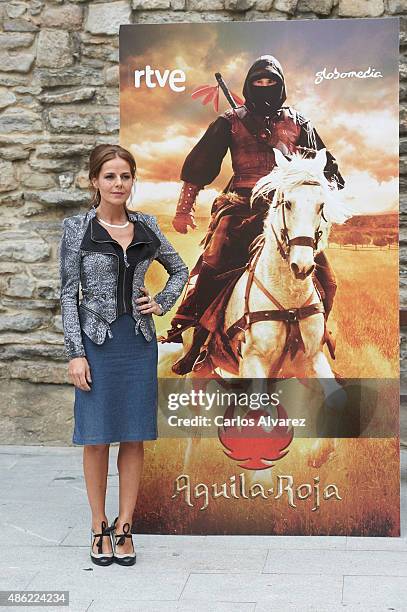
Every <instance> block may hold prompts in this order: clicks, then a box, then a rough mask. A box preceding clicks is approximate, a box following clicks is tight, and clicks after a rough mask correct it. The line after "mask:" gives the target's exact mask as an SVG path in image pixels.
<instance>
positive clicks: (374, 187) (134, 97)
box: [120, 19, 398, 214]
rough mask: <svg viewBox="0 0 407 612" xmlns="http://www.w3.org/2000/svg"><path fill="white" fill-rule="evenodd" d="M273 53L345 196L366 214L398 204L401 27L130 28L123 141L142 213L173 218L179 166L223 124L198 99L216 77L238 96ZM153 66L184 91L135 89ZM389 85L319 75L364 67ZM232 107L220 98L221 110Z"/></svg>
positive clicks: (123, 56)
mask: <svg viewBox="0 0 407 612" xmlns="http://www.w3.org/2000/svg"><path fill="white" fill-rule="evenodd" d="M263 54H272V55H274V56H275V57H277V59H278V60H279V61H280V62H281V64H282V66H283V69H284V72H285V78H286V88H287V93H288V95H287V102H286V104H288V105H290V106H293V107H294V108H295V109H297V110H298V111H300V112H301V113H303V114H304V115H305V116H306V117H307V118H309V119H311V121H312V122H313V124H314V126H315V127H316V129H317V131H318V133H319V134H320V136H321V137H322V139H323V141H324V142H325V144H326V146H327V148H328V149H329V150H330V151H331V152H332V153H333V154H334V155H335V157H336V158H337V160H338V163H339V166H340V170H341V172H342V174H343V176H344V178H345V180H346V189H345V190H344V191H343V198H344V199H345V200H347V201H349V202H351V203H352V206H353V207H354V208H355V210H356V211H357V212H359V213H375V212H385V211H389V210H397V206H398V22H397V20H396V19H350V20H318V21H313V20H308V21H298V20H293V21H273V22H271V21H269V22H251V23H243V22H233V23H204V24H167V25H129V26H122V27H121V31H120V111H121V124H120V142H121V144H122V145H123V146H125V147H126V148H129V149H130V150H131V151H132V152H133V154H134V156H135V158H136V161H137V164H138V168H139V185H138V193H137V199H136V206H137V208H139V209H144V210H148V211H149V212H152V213H154V214H158V213H161V214H165V213H167V214H172V212H173V211H174V210H175V204H176V201H177V198H178V194H179V190H180V185H181V184H180V179H179V176H180V171H181V167H182V163H183V161H184V159H185V157H186V155H187V154H188V153H189V151H190V150H191V149H192V147H193V146H194V145H195V144H196V142H197V141H198V140H199V138H200V137H201V136H202V135H203V133H204V131H205V129H206V128H207V126H208V125H209V124H210V123H211V122H212V121H213V120H214V119H215V118H216V116H217V113H216V112H215V111H214V109H213V106H212V105H211V104H208V105H207V106H203V105H202V103H201V101H199V100H193V99H192V98H191V92H192V91H193V89H194V88H196V87H197V86H199V85H204V84H213V85H215V84H216V81H215V78H214V73H215V72H217V71H219V72H221V73H222V75H223V77H224V79H225V80H226V82H227V83H228V85H229V87H230V89H231V90H233V91H235V92H236V93H238V94H240V95H241V91H242V86H243V82H244V78H245V75H246V73H247V70H248V68H249V67H250V65H251V64H252V62H253V61H254V60H255V59H256V58H257V57H259V56H260V55H263ZM146 65H149V66H151V67H152V68H154V69H159V70H160V71H161V72H163V71H164V70H165V69H169V70H174V69H181V70H183V71H184V72H185V75H186V82H185V91H182V92H174V91H172V90H171V89H170V88H169V87H168V85H167V86H165V87H163V88H161V87H155V88H148V87H146V85H145V82H144V81H143V82H142V84H141V87H140V88H136V87H135V86H134V71H135V70H142V69H144V68H145V66H146ZM369 67H370V68H371V69H374V70H376V71H378V72H380V73H381V74H382V75H383V76H382V78H364V79H361V78H344V79H336V80H335V79H332V80H326V79H324V80H322V82H321V83H319V84H316V83H315V79H316V73H318V72H319V71H322V70H323V69H324V68H326V71H327V72H331V71H333V70H334V68H337V70H338V71H339V72H341V73H343V72H349V71H360V70H363V71H365V70H367V69H368V68H369ZM226 108H228V103H227V102H226V100H225V99H224V98H221V102H220V108H219V113H221V112H223V111H224V110H226ZM228 157H229V156H227V158H225V161H224V164H223V167H222V171H221V173H220V175H219V177H218V178H217V179H216V180H215V181H214V182H213V183H212V184H211V185H209V186H207V187H206V189H205V190H204V191H203V192H202V193H201V195H200V196H199V200H198V203H199V212H200V214H207V213H209V207H210V204H211V202H212V200H213V197H214V196H215V195H216V193H217V192H218V191H219V190H221V189H223V187H224V186H225V184H226V183H227V181H228V179H229V177H230V175H231V166H230V161H229V159H228Z"/></svg>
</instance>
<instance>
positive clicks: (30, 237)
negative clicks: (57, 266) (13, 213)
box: [0, 230, 51, 295]
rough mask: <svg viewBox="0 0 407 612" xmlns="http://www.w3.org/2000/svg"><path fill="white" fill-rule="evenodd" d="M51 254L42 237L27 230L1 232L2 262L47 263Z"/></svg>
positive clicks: (0, 258)
mask: <svg viewBox="0 0 407 612" xmlns="http://www.w3.org/2000/svg"><path fill="white" fill-rule="evenodd" d="M50 254H51V249H50V246H49V245H48V244H47V243H46V242H45V241H44V240H43V239H42V238H41V237H40V236H36V235H35V234H33V233H30V232H28V231H27V230H24V231H20V232H18V231H14V232H13V231H5V232H0V261H23V262H26V263H31V262H34V261H45V260H47V259H48V258H49V256H50ZM8 295H11V294H10V293H9V294H8ZM13 295H15V294H13Z"/></svg>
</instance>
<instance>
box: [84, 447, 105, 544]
mask: <svg viewBox="0 0 407 612" xmlns="http://www.w3.org/2000/svg"><path fill="white" fill-rule="evenodd" d="M108 469H109V444H86V445H85V446H84V448H83V471H84V475H85V482H86V491H87V494H88V500H89V505H90V508H91V512H92V529H93V531H94V532H95V533H101V523H102V521H105V522H106V524H107V525H108V519H107V517H106V510H105V503H106V488H107V472H108ZM98 539H99V538H96V540H95V543H94V545H93V550H94V552H95V553H97V552H98V550H97V546H96V542H97V541H98ZM103 552H104V553H107V552H112V545H111V542H110V538H109V536H104V538H103Z"/></svg>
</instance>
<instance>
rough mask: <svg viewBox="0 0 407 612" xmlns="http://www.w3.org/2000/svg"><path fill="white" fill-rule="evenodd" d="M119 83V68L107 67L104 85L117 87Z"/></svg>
mask: <svg viewBox="0 0 407 612" xmlns="http://www.w3.org/2000/svg"><path fill="white" fill-rule="evenodd" d="M119 82H120V70H119V66H109V68H106V69H105V83H106V85H109V86H113V85H119Z"/></svg>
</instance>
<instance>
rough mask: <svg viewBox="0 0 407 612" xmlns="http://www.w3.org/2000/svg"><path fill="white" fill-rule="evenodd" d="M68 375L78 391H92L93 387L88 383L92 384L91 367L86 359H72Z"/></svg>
mask: <svg viewBox="0 0 407 612" xmlns="http://www.w3.org/2000/svg"><path fill="white" fill-rule="evenodd" d="M68 374H69V376H70V378H71V380H72V382H73V384H74V385H75V387H78V389H82V391H90V390H91V387H90V386H89V385H88V382H90V383H91V382H92V378H91V375H90V367H89V363H88V360H87V359H86V357H75V358H74V359H71V360H70V362H69V366H68Z"/></svg>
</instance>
